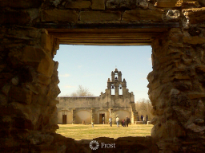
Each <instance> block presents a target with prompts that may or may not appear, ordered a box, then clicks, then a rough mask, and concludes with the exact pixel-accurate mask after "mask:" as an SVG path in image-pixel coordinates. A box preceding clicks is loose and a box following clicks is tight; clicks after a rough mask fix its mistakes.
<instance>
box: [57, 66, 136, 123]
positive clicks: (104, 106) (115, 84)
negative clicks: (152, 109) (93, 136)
mask: <svg viewBox="0 0 205 153" xmlns="http://www.w3.org/2000/svg"><path fill="white" fill-rule="evenodd" d="M57 99H58V101H59V104H57V109H58V111H57V113H58V115H57V116H58V124H72V123H73V124H80V123H86V124H90V123H91V121H93V122H94V123H95V124H102V123H103V120H102V119H103V118H104V119H105V123H108V119H109V117H112V121H113V123H115V118H116V117H117V116H118V117H119V118H120V120H122V119H125V118H126V117H129V118H130V120H131V123H134V121H136V119H137V118H138V113H137V111H136V109H135V103H134V94H133V92H131V93H130V92H129V90H128V89H127V83H126V80H125V79H123V81H122V73H121V71H118V69H115V71H112V72H111V79H110V78H108V81H107V89H106V90H105V93H102V92H101V95H100V96H99V97H58V98H57Z"/></svg>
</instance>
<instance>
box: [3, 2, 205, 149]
mask: <svg viewBox="0 0 205 153" xmlns="http://www.w3.org/2000/svg"><path fill="white" fill-rule="evenodd" d="M0 8H1V10H0V13H1V15H0V40H1V41H0V133H1V138H0V144H1V145H0V152H92V151H91V150H90V149H89V148H88V142H85V141H80V142H76V141H74V140H73V139H70V138H65V137H63V136H60V135H58V134H55V130H56V129H57V128H58V126H57V122H56V116H57V114H56V104H57V103H58V101H57V100H55V99H56V97H57V95H58V94H59V92H60V90H59V88H58V86H57V85H58V82H59V80H58V76H57V75H58V73H57V67H58V63H57V62H54V61H53V57H54V55H55V54H56V50H57V49H58V44H59V43H65V44H66V43H72V44H89V43H90V44H100V45H101V44H120V45H122V44H129V45H130V44H152V48H153V51H152V59H153V72H151V73H150V74H149V75H148V80H149V85H148V87H149V97H150V99H151V102H152V105H153V114H154V115H155V116H156V117H155V118H154V119H153V120H152V123H153V124H154V128H153V129H152V137H151V138H139V137H136V138H119V139H117V140H113V139H109V138H99V139H98V141H107V142H109V141H112V142H116V143H117V144H119V145H118V146H119V147H118V148H116V149H111V150H109V152H118V151H119V152H120V151H122V150H124V151H125V152H126V151H127V152H132V151H135V152H158V151H159V152H197V153H198V152H204V150H205V148H204V145H205V144H204V138H205V135H204V131H205V123H204V116H205V114H204V113H205V112H204V111H205V108H204V102H205V99H204V98H205V96H204V95H205V93H204V92H205V91H204V88H205V85H204V77H205V76H204V72H205V68H204V67H205V65H204V61H205V60H204V50H205V48H204V47H205V46H204V45H205V2H204V0H183V1H182V0H173V1H171V0H149V1H146V0H136V1H135V0H127V1H125V0H76V1H74V0H36V1H33V0H26V1H25V0H19V1H15V2H14V1H0ZM79 31H80V32H83V33H80V32H79ZM67 32H69V33H67ZM109 32H110V33H109ZM118 32H120V34H119V33H118ZM121 32H122V34H121ZM133 32H134V33H133ZM91 34H92V35H91ZM91 36H92V37H91ZM74 38H75V39H74ZM102 38H103V39H102ZM73 112H74V110H73ZM73 112H72V113H73ZM105 139H106V140H105ZM148 146H149V147H148ZM150 146H151V147H150ZM103 151H107V150H98V152H103Z"/></svg>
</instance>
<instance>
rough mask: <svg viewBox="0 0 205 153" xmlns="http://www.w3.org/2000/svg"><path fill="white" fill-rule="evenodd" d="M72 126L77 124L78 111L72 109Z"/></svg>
mask: <svg viewBox="0 0 205 153" xmlns="http://www.w3.org/2000/svg"><path fill="white" fill-rule="evenodd" d="M71 112H72V120H73V121H72V124H75V115H76V110H75V109H72V111H71Z"/></svg>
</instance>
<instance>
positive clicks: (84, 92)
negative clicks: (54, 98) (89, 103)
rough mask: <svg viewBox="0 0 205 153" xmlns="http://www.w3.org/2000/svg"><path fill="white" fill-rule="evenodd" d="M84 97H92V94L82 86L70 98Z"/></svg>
mask: <svg viewBox="0 0 205 153" xmlns="http://www.w3.org/2000/svg"><path fill="white" fill-rule="evenodd" d="M86 96H93V94H91V93H90V92H89V90H88V89H87V88H84V87H83V86H82V85H79V86H78V90H77V91H76V92H73V93H72V94H71V97H86Z"/></svg>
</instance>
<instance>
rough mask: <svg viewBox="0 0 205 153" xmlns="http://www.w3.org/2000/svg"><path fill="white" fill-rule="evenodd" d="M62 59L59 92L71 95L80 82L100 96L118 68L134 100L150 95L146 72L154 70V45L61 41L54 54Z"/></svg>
mask: <svg viewBox="0 0 205 153" xmlns="http://www.w3.org/2000/svg"><path fill="white" fill-rule="evenodd" d="M54 60H55V61H58V62H59V67H58V74H59V80H60V83H59V88H60V90H61V93H60V94H59V96H69V95H70V94H71V93H73V92H75V91H76V90H77V89H78V86H79V85H82V86H83V87H85V88H87V89H89V91H90V92H91V93H92V94H93V95H94V96H99V95H100V93H101V92H105V89H106V88H107V80H108V78H111V71H114V70H115V68H117V69H118V71H121V72H122V79H123V78H125V79H126V81H127V88H128V89H129V92H133V93H134V95H135V101H137V100H140V99H142V98H145V99H147V98H148V95H147V92H148V88H147V85H148V81H147V79H146V77H147V74H148V73H149V72H151V71H152V65H151V46H83V45H82V46H81V45H60V48H59V50H58V51H57V54H56V56H55V58H54Z"/></svg>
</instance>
